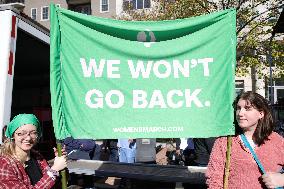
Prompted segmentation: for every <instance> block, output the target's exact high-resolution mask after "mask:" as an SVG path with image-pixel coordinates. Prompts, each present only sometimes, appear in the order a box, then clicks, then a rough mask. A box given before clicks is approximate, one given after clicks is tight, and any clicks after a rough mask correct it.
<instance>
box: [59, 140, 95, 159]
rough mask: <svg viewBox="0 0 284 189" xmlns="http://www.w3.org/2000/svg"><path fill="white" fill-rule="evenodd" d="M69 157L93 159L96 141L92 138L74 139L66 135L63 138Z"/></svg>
mask: <svg viewBox="0 0 284 189" xmlns="http://www.w3.org/2000/svg"><path fill="white" fill-rule="evenodd" d="M63 144H64V145H65V147H66V150H67V153H68V158H69V159H88V160H90V159H93V156H94V152H95V148H96V147H97V146H96V141H95V140H93V139H74V138H73V137H67V138H65V139H64V140H63Z"/></svg>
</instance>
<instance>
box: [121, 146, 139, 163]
mask: <svg viewBox="0 0 284 189" xmlns="http://www.w3.org/2000/svg"><path fill="white" fill-rule="evenodd" d="M135 154H136V149H135V148H133V149H130V148H120V149H119V162H124V163H134V162H135Z"/></svg>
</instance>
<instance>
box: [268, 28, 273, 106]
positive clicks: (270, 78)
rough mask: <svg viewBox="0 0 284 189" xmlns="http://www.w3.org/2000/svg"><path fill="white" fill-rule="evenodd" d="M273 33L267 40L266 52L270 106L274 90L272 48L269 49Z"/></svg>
mask: <svg viewBox="0 0 284 189" xmlns="http://www.w3.org/2000/svg"><path fill="white" fill-rule="evenodd" d="M274 35H275V33H274V32H272V35H271V37H270V40H269V51H268V58H267V60H268V64H269V80H270V82H269V83H270V104H271V105H272V104H274V88H273V87H272V85H273V80H272V47H271V44H272V39H273V37H274Z"/></svg>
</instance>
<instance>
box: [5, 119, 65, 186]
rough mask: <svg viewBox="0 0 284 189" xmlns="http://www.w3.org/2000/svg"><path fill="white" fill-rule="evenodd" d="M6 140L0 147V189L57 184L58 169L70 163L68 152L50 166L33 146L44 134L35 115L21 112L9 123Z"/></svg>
mask: <svg viewBox="0 0 284 189" xmlns="http://www.w3.org/2000/svg"><path fill="white" fill-rule="evenodd" d="M5 135H6V137H7V139H6V140H5V141H4V144H3V145H1V147H0V188H1V189H10V188H19V189H20V188H29V189H32V188H45V189H50V188H52V187H53V186H54V185H55V181H56V178H57V177H58V176H59V171H60V170H63V169H64V168H66V166H67V162H66V155H65V153H63V156H61V157H58V156H57V153H56V154H55V155H56V157H55V160H54V163H53V165H52V166H51V167H49V165H48V163H47V161H46V160H45V159H44V158H43V157H42V156H41V155H40V154H39V153H38V152H36V151H35V150H33V149H32V148H33V147H34V146H35V144H36V143H37V141H38V140H39V138H40V137H41V135H42V129H41V126H40V123H39V121H38V119H37V118H36V116H35V115H33V114H19V115H17V116H15V117H14V118H13V120H12V121H11V122H10V123H9V124H8V126H7V129H6V132H5Z"/></svg>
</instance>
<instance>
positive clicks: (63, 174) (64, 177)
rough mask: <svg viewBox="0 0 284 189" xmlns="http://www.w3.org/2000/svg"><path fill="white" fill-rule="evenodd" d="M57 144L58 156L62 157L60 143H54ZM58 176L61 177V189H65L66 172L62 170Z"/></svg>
mask: <svg viewBox="0 0 284 189" xmlns="http://www.w3.org/2000/svg"><path fill="white" fill-rule="evenodd" d="M56 143H57V151H58V156H59V157H60V156H62V146H61V143H60V141H58V140H57V141H56ZM60 175H61V188H62V189H67V179H66V170H65V169H64V170H62V171H60Z"/></svg>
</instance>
